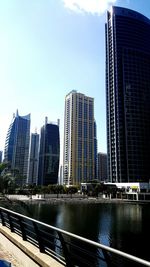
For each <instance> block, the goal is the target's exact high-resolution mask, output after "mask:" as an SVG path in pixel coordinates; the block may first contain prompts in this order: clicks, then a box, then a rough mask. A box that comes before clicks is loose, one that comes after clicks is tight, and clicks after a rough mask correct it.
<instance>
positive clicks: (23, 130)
mask: <svg viewBox="0 0 150 267" xmlns="http://www.w3.org/2000/svg"><path fill="white" fill-rule="evenodd" d="M29 140H30V114H28V115H27V116H19V114H18V111H17V113H16V115H14V116H13V120H12V122H11V124H10V126H9V129H8V132H7V137H6V141H5V151H4V161H5V162H9V163H10V165H11V169H18V171H19V174H20V176H22V177H24V178H23V180H22V182H23V183H26V178H27V170H28V156H29Z"/></svg>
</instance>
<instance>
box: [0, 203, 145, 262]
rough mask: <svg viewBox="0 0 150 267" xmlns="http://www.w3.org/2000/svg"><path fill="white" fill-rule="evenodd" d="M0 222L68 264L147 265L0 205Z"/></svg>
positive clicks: (122, 253)
mask: <svg viewBox="0 0 150 267" xmlns="http://www.w3.org/2000/svg"><path fill="white" fill-rule="evenodd" d="M0 222H1V224H2V225H3V226H5V227H8V228H9V229H10V230H11V232H14V233H16V234H18V235H19V236H21V237H22V239H23V240H26V241H28V242H30V243H32V244H33V245H35V246H36V247H38V248H39V250H40V252H42V253H46V254H48V255H50V256H51V257H53V258H55V259H56V260H58V261H60V262H61V263H62V265H64V266H67V267H86V266H89V267H101V266H102V267H110V266H113V267H114V266H119V267H120V266H127V267H129V266H150V262H149V261H146V260H143V259H140V258H138V257H135V256H132V255H130V254H127V253H124V252H122V251H119V250H117V249H113V248H111V247H108V246H105V245H102V244H100V243H97V242H94V241H91V240H89V239H86V238H83V237H81V236H78V235H75V234H72V233H69V232H67V231H64V230H62V229H59V228H56V227H54V226H51V225H48V224H46V223H43V222H40V221H37V220H35V219H32V218H29V217H27V216H24V215H22V214H19V213H16V212H13V211H11V210H8V209H5V208H3V207H0Z"/></svg>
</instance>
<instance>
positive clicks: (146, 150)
mask: <svg viewBox="0 0 150 267" xmlns="http://www.w3.org/2000/svg"><path fill="white" fill-rule="evenodd" d="M106 99H107V148H108V178H109V181H111V182H148V181H149V179H150V168H149V162H150V161H149V155H150V138H149V136H150V20H149V19H148V18H146V17H145V16H143V15H142V14H140V13H138V12H136V11H133V10H129V9H126V8H121V7H112V9H111V11H110V12H108V13H107V23H106Z"/></svg>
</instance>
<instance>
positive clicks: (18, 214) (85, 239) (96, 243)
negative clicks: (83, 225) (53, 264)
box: [0, 207, 150, 267]
mask: <svg viewBox="0 0 150 267" xmlns="http://www.w3.org/2000/svg"><path fill="white" fill-rule="evenodd" d="M0 209H1V210H4V211H6V212H8V213H12V214H14V215H17V216H19V217H22V218H24V219H27V220H30V221H32V222H35V223H37V224H40V225H42V226H45V227H48V228H50V229H53V230H55V231H57V232H59V233H62V234H65V235H67V236H70V237H73V238H75V239H78V240H80V241H83V242H85V243H87V244H90V245H93V246H95V247H97V248H100V249H103V250H106V251H108V252H111V253H114V254H117V255H119V256H122V257H124V258H126V259H129V260H132V261H135V262H137V263H140V264H143V265H145V266H149V267H150V262H149V261H147V260H144V259H141V258H138V257H136V256H133V255H130V254H128V253H126V252H123V251H120V250H118V249H114V248H111V247H108V246H106V245H103V244H100V243H98V242H95V241H92V240H89V239H87V238H85V237H82V236H79V235H76V234H73V233H70V232H68V231H65V230H62V229H60V228H57V227H55V226H52V225H49V224H46V223H44V222H40V221H38V220H36V219H33V218H30V217H28V216H25V215H23V214H20V213H17V212H14V211H12V210H9V209H6V208H3V207H0Z"/></svg>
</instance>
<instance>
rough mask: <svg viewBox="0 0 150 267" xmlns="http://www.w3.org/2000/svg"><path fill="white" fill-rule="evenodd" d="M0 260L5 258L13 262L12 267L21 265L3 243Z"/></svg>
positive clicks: (0, 247) (0, 246)
mask: <svg viewBox="0 0 150 267" xmlns="http://www.w3.org/2000/svg"><path fill="white" fill-rule="evenodd" d="M0 260H5V261H8V262H10V263H11V266H12V267H20V264H19V262H18V261H17V259H16V258H15V257H14V256H12V254H10V252H8V251H7V250H6V249H4V247H2V245H1V244H0Z"/></svg>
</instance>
